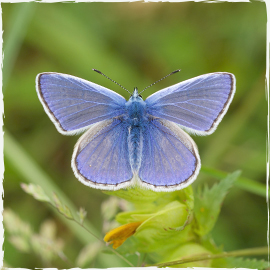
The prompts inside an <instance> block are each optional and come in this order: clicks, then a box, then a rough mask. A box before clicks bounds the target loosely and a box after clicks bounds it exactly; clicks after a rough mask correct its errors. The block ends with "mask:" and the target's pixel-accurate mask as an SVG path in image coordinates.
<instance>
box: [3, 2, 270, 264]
mask: <svg viewBox="0 0 270 270" xmlns="http://www.w3.org/2000/svg"><path fill="white" fill-rule="evenodd" d="M2 16H3V29H4V34H3V39H4V45H3V47H4V61H3V94H4V114H5V118H4V131H5V136H4V140H5V141H4V158H5V175H4V182H3V186H4V209H5V210H6V213H5V214H4V219H6V222H7V221H9V223H8V224H9V225H10V224H12V223H14V222H15V223H16V224H20V226H18V228H14V227H12V226H11V227H9V226H8V224H7V223H5V228H6V230H5V242H4V251H5V252H4V265H5V266H9V267H20V268H34V267H42V268H44V267H57V268H68V267H79V266H80V267H87V268H89V267H95V268H99V267H103V268H108V267H116V266H129V265H130V264H129V263H127V262H126V261H125V260H128V261H129V262H130V263H131V264H132V265H135V266H137V263H138V262H139V265H141V264H142V263H147V264H149V265H151V264H153V263H164V262H165V259H166V261H168V260H170V261H173V260H178V255H177V254H176V253H171V256H170V257H169V256H167V257H166V256H165V255H164V257H166V258H164V260H162V261H161V260H160V261H158V260H155V258H154V257H153V256H152V257H151V256H148V255H146V256H144V252H145V250H143V251H142V253H141V254H140V255H138V254H137V255H136V254H130V255H129V256H127V254H124V252H122V251H123V250H125V245H126V249H127V247H130V246H131V242H132V241H133V240H132V239H136V238H135V237H136V235H134V236H132V237H130V238H129V239H128V240H127V241H126V242H125V243H123V245H122V246H121V247H119V251H118V249H117V250H114V251H112V249H108V248H106V247H105V245H104V244H103V243H102V242H100V240H97V239H96V237H94V236H93V235H92V234H94V235H95V236H97V237H98V238H99V239H102V238H103V237H104V235H105V234H106V232H108V231H109V230H110V229H112V228H115V227H117V226H119V224H118V225H117V223H116V220H117V221H118V222H119V223H120V224H123V223H124V221H125V219H126V220H127V219H128V218H129V217H130V216H128V215H129V212H131V211H135V210H134V209H131V208H130V207H131V206H130V205H131V204H130V203H127V202H126V200H125V199H126V198H127V199H128V198H131V199H129V200H132V198H133V199H134V198H135V197H134V196H133V195H135V194H133V195H132V196H126V195H127V194H126V193H125V192H124V191H123V192H122V193H121V192H120V195H119V194H118V195H117V194H113V195H117V196H118V197H120V198H121V199H119V198H116V197H114V196H111V195H108V194H105V193H103V192H102V191H100V190H94V189H91V188H89V187H86V186H84V185H82V184H81V183H80V182H79V181H77V180H76V178H75V177H74V175H73V172H72V169H71V166H70V160H71V155H72V151H73V147H74V145H75V143H76V140H77V139H78V138H79V136H73V137H67V136H66V137H65V136H63V135H61V134H59V133H58V132H57V130H56V129H55V127H54V125H53V124H52V122H51V121H50V119H49V118H48V116H47V115H46V114H45V112H44V110H43V108H42V105H41V104H40V102H39V100H38V97H37V94H36V91H35V77H36V75H37V74H38V73H40V72H46V71H55V72H61V73H67V74H71V75H74V76H78V77H81V78H84V79H87V80H90V81H93V82H95V83H97V84H100V85H103V86H105V87H108V88H110V89H112V90H114V91H116V92H118V93H119V94H121V95H123V96H124V97H126V98H128V97H129V94H128V93H127V92H125V91H124V90H123V89H122V88H120V87H118V86H117V85H115V84H113V83H112V82H110V81H109V80H107V79H105V78H104V77H103V76H100V75H99V74H97V73H96V72H93V71H92V70H91V69H92V68H96V69H98V70H101V71H102V72H104V73H105V74H106V75H107V76H109V77H110V78H112V79H114V80H116V81H117V82H119V83H120V84H122V85H123V86H124V87H126V88H127V89H129V90H131V91H132V90H133V87H135V86H137V87H138V88H139V89H143V88H144V87H146V86H147V85H149V84H151V83H152V82H154V81H156V80H158V79H160V78H161V77H163V76H165V75H166V74H168V73H170V72H171V71H173V70H176V69H179V68H180V69H181V72H180V73H177V74H175V75H173V76H170V77H169V78H167V79H166V80H163V81H162V82H160V83H158V84H156V85H154V86H153V87H151V88H149V89H147V90H146V91H145V92H144V93H143V97H144V98H146V97H147V96H148V95H150V94H151V93H153V92H155V91H157V90H159V89H162V88H164V87H166V86H169V85H172V84H175V83H177V82H179V81H182V80H185V79H188V78H191V77H195V76H197V75H201V74H204V73H210V72H216V71H227V72H231V73H233V74H235V76H236V95H235V97H234V100H233V102H232V104H231V106H230V108H229V110H228V112H227V114H226V115H225V117H224V119H223V120H222V122H221V123H220V125H219V126H218V128H217V130H216V131H215V133H213V134H212V135H210V136H206V137H199V136H192V137H193V139H194V141H195V142H196V143H197V145H198V148H199V153H200V156H201V160H202V165H203V167H202V170H201V172H200V174H199V176H198V179H197V180H196V181H195V182H194V184H193V185H192V186H193V190H194V211H195V212H194V213H195V215H196V213H197V221H198V220H199V224H197V225H198V226H197V227H196V229H197V235H199V236H200V237H203V236H205V235H209V232H210V234H211V239H214V241H215V244H216V246H217V247H218V251H216V254H214V255H219V254H221V253H222V252H228V254H236V255H237V254H238V255H237V256H240V257H241V256H245V255H247V256H249V258H250V259H248V260H247V259H244V258H228V259H226V263H227V265H230V267H246V268H260V269H263V268H265V267H266V266H265V263H264V262H263V261H261V260H262V259H267V256H261V254H265V249H263V251H262V250H261V249H260V250H258V249H256V248H258V247H264V246H267V205H266V198H265V196H266V189H265V186H266V185H265V181H266V132H267V101H266V92H265V61H266V9H265V4H264V3H263V2H252V3H219V4H207V3H192V2H186V3H140V2H138V3H136V2H135V3H53V4H49V3H46V4H44V3H37V2H32V3H19V4H11V3H3V4H2ZM238 170H240V171H241V175H240V176H239V177H238V178H237V179H234V180H235V182H234V183H232V182H233V180H232V182H230V181H229V180H227V181H225V182H224V180H222V179H226V176H227V175H228V177H229V178H230V176H232V175H234V174H232V173H233V172H235V171H238ZM228 177H227V179H228ZM220 180H222V181H221V182H219V181H220ZM21 183H27V184H32V185H30V186H29V185H23V187H24V190H25V191H26V192H28V193H30V194H32V195H35V198H36V199H37V200H39V201H37V200H35V199H34V198H33V197H32V196H29V195H27V194H26V193H25V192H24V190H22V188H21ZM33 184H34V185H33ZM206 184H207V186H208V188H206V187H204V186H205V185H206ZM36 185H38V186H40V187H37V186H36ZM220 187H222V188H224V190H223V191H224V192H225V190H227V189H228V188H229V187H230V190H229V192H228V194H227V195H226V197H225V199H224V196H225V194H222V189H220ZM213 190H214V191H216V192H221V193H218V194H220V197H219V202H218V204H217V205H215V206H214V205H212V208H211V207H210V206H211V200H212V202H213V201H215V202H217V201H216V199H217V198H214V195H215V194H214V193H215V192H213ZM187 191H188V189H187ZM187 191H185V192H187ZM37 194H39V195H37ZM53 194H55V195H53ZM206 194H207V195H206ZM161 195H162V194H159V195H158V196H157V195H156V194H148V197H146V196H145V197H143V199H144V200H143V203H144V204H147V205H149V207H150V206H151V205H152V206H151V207H152V208H151V211H152V212H151V213H152V214H151V213H150V212H148V213H145V215H148V216H147V218H148V219H147V220H148V221H147V222H145V224H144V226H145V228H150V229H153V230H154V229H157V228H153V227H151V226H152V225H153V224H152V223H151V220H154V218H157V219H158V217H159V216H162V215H166V214H167V212H166V211H172V212H173V211H174V210H175V209H180V208H181V207H182V204H183V201H182V200H183V198H182V197H181V198H180V199H179V200H175V199H173V196H174V195H173V194H171V195H168V194H167V195H168V196H169V197H170V198H167V197H166V196H165V197H162V196H161ZM125 196H126V197H125ZM192 196H193V195H192ZM223 199H224V200H223ZM136 200H137V199H136ZM136 200H134V201H132V205H133V206H135V208H136V211H138V209H139V208H138V207H139V206H138V205H137V204H136ZM166 200H167V202H169V201H170V204H169V203H168V205H167V206H166V205H165V201H166ZM196 200H197V201H196ZM156 201H158V203H157V204H154V203H153V202H156ZM173 201H174V203H173V204H171V203H172V202H173ZM191 201H192V203H191ZM48 202H49V203H48ZM108 202H109V203H108ZM196 202H197V203H199V204H197V205H196ZM221 202H222V205H221V208H220V205H219V204H220V203H221ZM185 203H187V204H188V203H190V204H192V205H187V207H192V208H193V198H192V200H191V199H190V198H189V199H187V200H186V201H185ZM108 204H109V205H110V206H111V207H112V206H115V208H114V210H113V209H112V208H110V211H108V209H107V208H106V205H107V206H108ZM202 205H203V207H204V209H206V208H207V211H206V212H200V211H201V209H202ZM52 206H53V207H52ZM154 206H155V207H156V206H157V207H160V208H159V209H157V208H155V207H154ZM166 207H167V208H166ZM79 209H80V210H79ZM84 209H85V210H84ZM106 209H107V212H106ZM119 209H121V213H120V212H119ZM165 210H166V211H165ZM149 211H150V210H149ZM162 211H165V212H162ZM219 211H220V213H219ZM78 212H79V213H78ZM86 212H87V216H86V217H85V215H86ZM153 213H155V214H153ZM203 213H206V214H208V215H211V214H213V213H214V215H215V216H216V217H217V215H218V214H219V216H218V218H217V219H215V220H213V221H211V222H212V223H211V222H209V220H208V222H209V223H207V222H205V221H204V218H205V215H203ZM117 214H118V215H117ZM178 214H179V213H178ZM142 215H143V214H142V213H140V214H138V213H137V218H139V217H142ZM150 215H152V216H151V217H150ZM116 216H117V218H116ZM145 217H146V216H145ZM73 218H74V219H76V222H74V220H73ZM84 218H85V219H84ZM115 218H116V220H115ZM181 218H182V219H181V220H180V221H179V222H178V223H179V224H178V223H177V222H176V223H175V227H177V226H178V227H177V228H180V227H181V226H182V227H183V226H186V223H185V220H187V219H188V214H187V213H186V216H184V215H182V217H181ZM83 220H84V221H83ZM108 220H110V222H106V221H108ZM82 221H83V224H82ZM169 221H172V222H173V220H168V222H169ZM141 229H143V227H141ZM89 232H91V233H92V234H90V233H89ZM141 232H142V235H143V230H142V231H141ZM180 232H181V233H183V232H184V230H183V231H180ZM173 233H174V234H175V233H176V232H175V231H174V232H173ZM192 233H193V231H192ZM137 236H138V239H139V238H140V237H139V233H138V234H137ZM142 237H143V236H142ZM160 237H162V236H160ZM46 239H47V240H50V241H51V242H46ZM138 239H137V240H138ZM141 239H142V238H141ZM186 239H187V238H186ZM207 241H208V242H207ZM210 242H211V241H210V240H209V238H207V239H204V242H203V247H201V246H199V247H198V246H194V245H193V243H192V245H191V243H189V242H188V243H187V245H188V246H187V249H188V248H190V249H191V250H197V251H198V253H200V251H202V250H203V249H207V250H209V246H210V245H211V244H212V243H210ZM45 243H46V244H45ZM52 243H54V244H53V245H52ZM44 247H46V252H42V248H44ZM133 247H134V246H133ZM152 247H153V246H151V248H152ZM207 247H208V248H207ZM187 249H185V250H187ZM121 250H122V251H121ZM210 250H211V249H210ZM243 250H244V251H243ZM115 251H116V253H117V254H116V253H115ZM175 252H176V251H175ZM178 252H179V251H178ZM230 252H232V253H230ZM233 252H234V253H233ZM237 252H238V253H237ZM120 253H121V254H120ZM224 254H225V253H224ZM253 255H254V256H253ZM121 256H124V258H125V260H123V258H122V257H121ZM212 256H213V255H212ZM225 257H226V256H223V257H222V259H220V258H219V257H217V258H213V260H214V261H215V264H214V265H212V266H213V267H214V266H216V267H221V265H223V266H224V258H225ZM197 259H198V258H197ZM199 259H202V258H199ZM204 259H205V258H204ZM193 262H195V260H194V261H193ZM206 262H208V261H206ZM184 263H189V262H188V261H186V262H184ZM229 263H230V264H229ZM196 265H197V264H195V263H194V264H193V266H196ZM206 266H208V264H206ZM224 267H226V266H224Z"/></svg>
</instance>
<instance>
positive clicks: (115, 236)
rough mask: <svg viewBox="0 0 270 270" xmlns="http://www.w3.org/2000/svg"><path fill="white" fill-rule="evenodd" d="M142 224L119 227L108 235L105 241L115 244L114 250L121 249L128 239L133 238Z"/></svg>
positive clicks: (134, 223)
mask: <svg viewBox="0 0 270 270" xmlns="http://www.w3.org/2000/svg"><path fill="white" fill-rule="evenodd" d="M141 224H142V222H133V223H128V224H125V225H122V226H120V227H117V228H115V229H113V230H110V231H109V232H107V233H106V235H105V237H104V241H105V242H107V243H109V244H113V248H114V249H116V248H118V247H120V246H121V245H122V244H123V243H124V242H125V241H126V240H127V238H128V237H130V236H132V235H133V234H134V233H135V232H136V229H137V228H138V227H139V226H140V225H141Z"/></svg>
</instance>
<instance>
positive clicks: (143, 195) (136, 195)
mask: <svg viewBox="0 0 270 270" xmlns="http://www.w3.org/2000/svg"><path fill="white" fill-rule="evenodd" d="M104 193H105V194H108V195H113V196H117V197H119V198H122V199H125V200H127V201H129V202H132V203H134V204H137V203H138V202H140V204H142V203H151V202H153V201H155V200H156V199H157V198H159V197H161V196H162V195H164V194H166V192H154V191H152V190H149V189H141V188H139V187H133V188H129V189H120V190H116V191H104Z"/></svg>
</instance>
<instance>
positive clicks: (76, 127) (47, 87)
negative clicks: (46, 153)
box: [36, 73, 126, 135]
mask: <svg viewBox="0 0 270 270" xmlns="http://www.w3.org/2000/svg"><path fill="white" fill-rule="evenodd" d="M36 89H37V93H38V97H39V99H40V101H41V103H42V105H43V107H44V109H45V111H46V113H47V114H48V115H49V117H50V118H51V120H52V121H53V123H54V124H55V126H56V128H57V130H58V131H59V132H60V133H62V134H67V135H68V134H74V133H76V132H80V131H82V130H85V129H86V128H87V127H88V126H90V125H91V124H93V123H97V122H99V121H103V120H106V119H111V118H113V117H116V116H119V115H121V114H123V112H124V106H125V102H126V100H125V99H124V98H123V97H122V96H120V95H119V94H117V93H115V92H113V91H111V90H109V89H107V88H105V87H103V86H100V85H97V84H95V83H92V82H89V81H86V80H83V79H80V78H77V77H74V76H71V75H66V74H61V73H41V74H39V75H37V78H36Z"/></svg>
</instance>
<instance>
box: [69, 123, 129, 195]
mask: <svg viewBox="0 0 270 270" xmlns="http://www.w3.org/2000/svg"><path fill="white" fill-rule="evenodd" d="M127 133H128V130H127V128H126V127H125V126H124V124H123V123H122V122H121V121H120V120H117V119H114V120H113V119H111V120H106V121H102V122H100V123H97V124H95V125H93V126H91V127H90V129H89V130H88V131H87V132H86V133H85V134H84V135H83V136H82V137H81V138H80V140H79V141H78V143H77V144H76V146H75V149H74V153H73V158H72V168H73V170H74V172H75V175H76V176H77V177H78V178H79V180H80V181H81V182H82V183H83V184H85V185H88V186H91V187H94V188H103V189H111V190H114V189H119V188H122V187H125V186H128V185H130V183H129V182H128V181H129V180H131V179H132V176H133V173H132V171H131V166H130V163H129V156H128V144H127V142H128V140H127V135H128V134H127Z"/></svg>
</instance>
